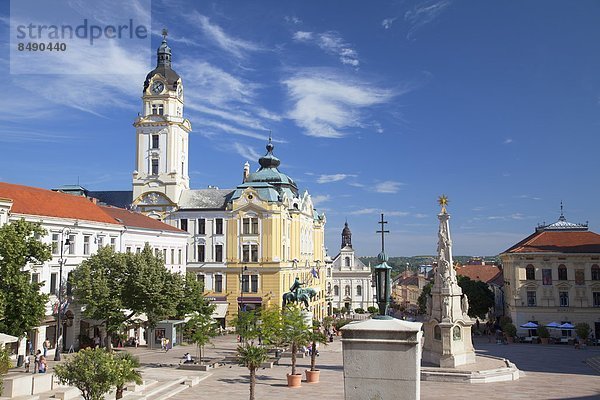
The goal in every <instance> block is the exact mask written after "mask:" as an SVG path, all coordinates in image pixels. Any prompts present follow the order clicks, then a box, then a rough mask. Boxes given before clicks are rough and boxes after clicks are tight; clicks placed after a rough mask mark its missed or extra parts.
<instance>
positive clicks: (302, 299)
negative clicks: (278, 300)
mask: <svg viewBox="0 0 600 400" xmlns="http://www.w3.org/2000/svg"><path fill="white" fill-rule="evenodd" d="M303 285H305V283H303V282H300V279H298V277H296V279H294V283H293V284H292V286H291V287H290V291H289V292H286V293H284V294H283V306H284V307H285V306H286V305H288V304H289V303H303V304H304V307H306V309H308V302H309V301H310V300H312V298H313V297H315V296H316V295H317V291H316V290H315V289H313V288H303V287H302V286H303Z"/></svg>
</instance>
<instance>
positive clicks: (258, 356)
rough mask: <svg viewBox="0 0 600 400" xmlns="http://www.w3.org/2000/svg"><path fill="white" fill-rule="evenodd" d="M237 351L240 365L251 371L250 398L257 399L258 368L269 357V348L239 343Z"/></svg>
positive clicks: (251, 399)
mask: <svg viewBox="0 0 600 400" xmlns="http://www.w3.org/2000/svg"><path fill="white" fill-rule="evenodd" d="M237 353H238V358H239V363H240V365H242V366H244V367H246V368H248V371H250V400H255V395H254V393H255V388H256V370H257V369H258V368H260V366H261V364H262V363H264V362H265V361H267V360H268V359H269V356H268V354H267V349H266V348H264V347H262V346H256V345H253V344H249V345H246V346H243V345H239V346H238V347H237Z"/></svg>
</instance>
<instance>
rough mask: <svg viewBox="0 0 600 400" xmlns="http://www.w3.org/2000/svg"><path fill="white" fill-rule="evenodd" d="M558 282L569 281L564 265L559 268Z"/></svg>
mask: <svg viewBox="0 0 600 400" xmlns="http://www.w3.org/2000/svg"><path fill="white" fill-rule="evenodd" d="M558 280H559V281H566V280H567V267H565V265H564V264H560V265H559V266H558Z"/></svg>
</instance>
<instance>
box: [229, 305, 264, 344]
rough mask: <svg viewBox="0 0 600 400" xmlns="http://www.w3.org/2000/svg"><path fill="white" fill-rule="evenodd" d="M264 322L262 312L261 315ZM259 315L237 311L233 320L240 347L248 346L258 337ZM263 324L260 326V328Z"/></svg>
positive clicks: (252, 312)
mask: <svg viewBox="0 0 600 400" xmlns="http://www.w3.org/2000/svg"><path fill="white" fill-rule="evenodd" d="M261 317H263V321H264V311H263V313H261ZM258 321H259V315H258V314H257V313H256V312H254V311H239V312H238V315H237V318H236V319H234V320H233V325H234V326H235V331H236V333H237V334H238V336H239V337H240V341H241V343H242V346H246V345H249V344H250V342H251V341H252V340H254V339H257V338H258V336H259V335H260V332H259V328H258ZM263 325H264V324H262V325H261V328H262V326H263Z"/></svg>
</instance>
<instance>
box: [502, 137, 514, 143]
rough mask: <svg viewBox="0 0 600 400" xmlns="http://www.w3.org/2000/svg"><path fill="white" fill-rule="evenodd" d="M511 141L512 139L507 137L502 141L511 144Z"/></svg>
mask: <svg viewBox="0 0 600 400" xmlns="http://www.w3.org/2000/svg"><path fill="white" fill-rule="evenodd" d="M512 142H513V140H512V139H511V138H508V139H506V140H505V141H504V142H503V143H504V144H511V143H512Z"/></svg>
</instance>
